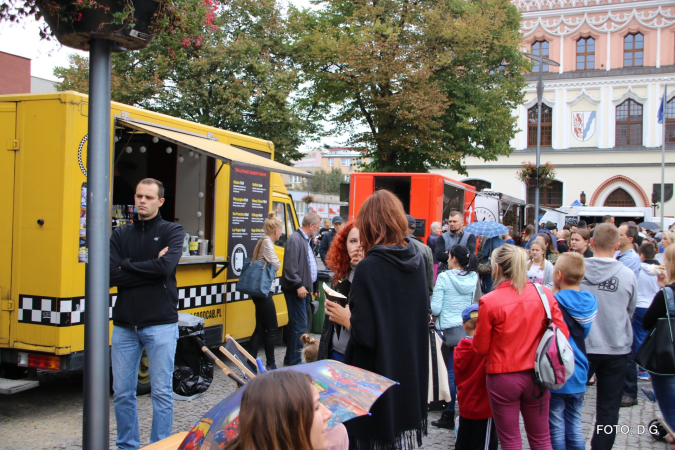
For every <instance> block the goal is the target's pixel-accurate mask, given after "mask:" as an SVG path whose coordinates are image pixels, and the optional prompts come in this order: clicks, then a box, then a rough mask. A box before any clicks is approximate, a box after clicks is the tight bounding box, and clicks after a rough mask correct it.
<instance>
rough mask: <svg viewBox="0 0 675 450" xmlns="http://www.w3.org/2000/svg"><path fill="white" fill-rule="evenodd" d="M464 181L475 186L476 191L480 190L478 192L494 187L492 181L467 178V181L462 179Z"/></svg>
mask: <svg viewBox="0 0 675 450" xmlns="http://www.w3.org/2000/svg"><path fill="white" fill-rule="evenodd" d="M462 183H464V184H468V185H469V186H473V187H475V188H476V191H478V192H480V191H482V190H483V189H492V183H490V182H489V181H483V180H466V181H462Z"/></svg>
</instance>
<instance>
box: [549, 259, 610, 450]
mask: <svg viewBox="0 0 675 450" xmlns="http://www.w3.org/2000/svg"><path fill="white" fill-rule="evenodd" d="M585 272H586V265H585V262H584V257H583V256H582V255H580V254H579V253H563V254H561V255H560V256H559V257H558V260H557V261H556V263H555V268H554V271H553V285H554V286H553V292H554V294H555V298H556V300H557V301H558V307H559V308H560V311H561V312H562V313H563V317H564V318H565V323H566V324H567V328H568V329H569V330H570V338H569V340H570V346H571V347H572V349H573V350H574V373H573V374H572V376H571V377H570V379H569V380H567V382H566V383H565V385H564V386H563V387H562V388H560V389H558V390H553V389H551V403H550V408H549V416H548V421H549V428H550V431H551V446H552V447H553V450H565V449H567V450H584V449H585V444H584V437H583V434H582V432H581V409H582V406H583V403H584V394H585V393H586V380H587V375H588V368H589V363H588V359H586V345H585V344H584V339H585V338H586V336H588V333H589V332H590V331H591V324H592V323H593V319H594V318H595V314H596V313H597V311H598V301H597V299H596V297H595V295H593V294H592V293H590V292H587V291H580V290H579V284H581V281H582V280H583V279H584V273H585Z"/></svg>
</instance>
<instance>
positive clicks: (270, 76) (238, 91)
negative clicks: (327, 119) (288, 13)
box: [55, 0, 318, 163]
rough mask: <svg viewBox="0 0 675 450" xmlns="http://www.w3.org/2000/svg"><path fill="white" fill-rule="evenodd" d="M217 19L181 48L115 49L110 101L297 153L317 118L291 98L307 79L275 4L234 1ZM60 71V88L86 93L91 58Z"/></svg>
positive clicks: (283, 153) (282, 157)
mask: <svg viewBox="0 0 675 450" xmlns="http://www.w3.org/2000/svg"><path fill="white" fill-rule="evenodd" d="M213 23H214V26H215V27H216V28H215V29H213V30H212V31H211V32H210V33H208V34H205V35H200V36H196V37H194V38H192V39H191V40H190V41H189V42H185V43H184V45H183V46H182V47H183V48H176V47H174V46H169V45H167V42H165V40H164V39H155V40H153V42H152V43H151V44H150V45H149V46H148V48H146V49H144V50H140V51H137V52H125V53H116V54H114V55H113V60H112V91H111V95H112V99H113V100H115V101H119V102H122V103H127V104H135V105H137V106H140V107H143V108H146V109H150V110H154V111H158V112H161V113H165V114H168V115H171V116H174V117H180V118H183V119H187V120H191V121H195V122H198V123H202V124H205V125H211V126H214V127H218V128H222V129H227V130H230V131H234V132H238V133H242V134H247V135H252V136H255V137H258V138H262V139H267V140H269V141H271V142H273V143H274V145H275V159H276V160H277V161H279V162H283V163H289V162H290V161H292V160H296V159H299V158H300V157H301V156H302V154H301V153H300V152H299V151H298V148H299V147H300V145H301V144H302V143H303V142H304V140H305V139H306V138H307V137H309V136H313V135H314V134H315V133H316V132H317V130H318V127H317V123H318V120H317V116H316V112H314V111H313V109H312V108H311V107H310V108H306V107H305V106H306V105H307V103H306V101H303V100H297V101H296V100H293V98H292V94H293V93H294V92H295V91H297V89H298V86H299V83H300V82H301V81H302V80H301V79H300V78H299V76H298V71H297V69H296V67H295V66H294V64H293V62H292V60H291V59H290V55H289V51H288V50H289V44H288V39H289V36H288V32H287V27H286V26H285V22H284V19H283V17H282V16H281V13H280V11H279V9H278V8H277V7H276V5H275V2H274V1H273V0H233V1H231V2H229V3H227V5H226V6H225V5H223V7H222V8H221V9H220V10H219V11H218V14H217V16H216V17H215V20H214V22H213ZM55 75H56V76H59V77H63V78H64V83H63V84H62V86H61V89H64V90H65V89H75V90H78V91H80V92H84V93H86V92H88V60H87V59H86V58H82V57H74V58H71V61H70V66H69V67H67V68H57V69H56V70H55Z"/></svg>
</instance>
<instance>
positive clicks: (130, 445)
mask: <svg viewBox="0 0 675 450" xmlns="http://www.w3.org/2000/svg"><path fill="white" fill-rule="evenodd" d="M177 340H178V324H176V323H171V324H168V325H154V326H148V327H143V328H139V329H137V330H134V329H131V328H124V327H118V326H114V327H113V335H112V350H111V359H112V369H113V391H114V392H115V393H114V396H113V404H114V405H115V418H116V419H117V447H118V448H119V449H125V450H126V449H137V448H138V447H139V446H140V445H141V442H140V441H141V440H140V435H139V429H138V428H139V427H138V408H137V405H136V385H137V383H138V365H139V363H140V361H141V355H142V354H143V347H145V353H146V355H147V356H148V364H149V370H150V385H151V387H152V432H151V434H150V442H151V443H152V442H157V441H160V440H162V439H164V438H166V437H169V436H171V430H172V428H173V395H172V394H173V363H174V359H175V356H176V342H177Z"/></svg>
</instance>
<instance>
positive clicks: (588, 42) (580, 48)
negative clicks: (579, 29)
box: [577, 37, 595, 70]
mask: <svg viewBox="0 0 675 450" xmlns="http://www.w3.org/2000/svg"><path fill="white" fill-rule="evenodd" d="M590 69H595V39H593V38H592V37H587V38H581V39H579V40H578V41H577V70H590Z"/></svg>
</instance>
